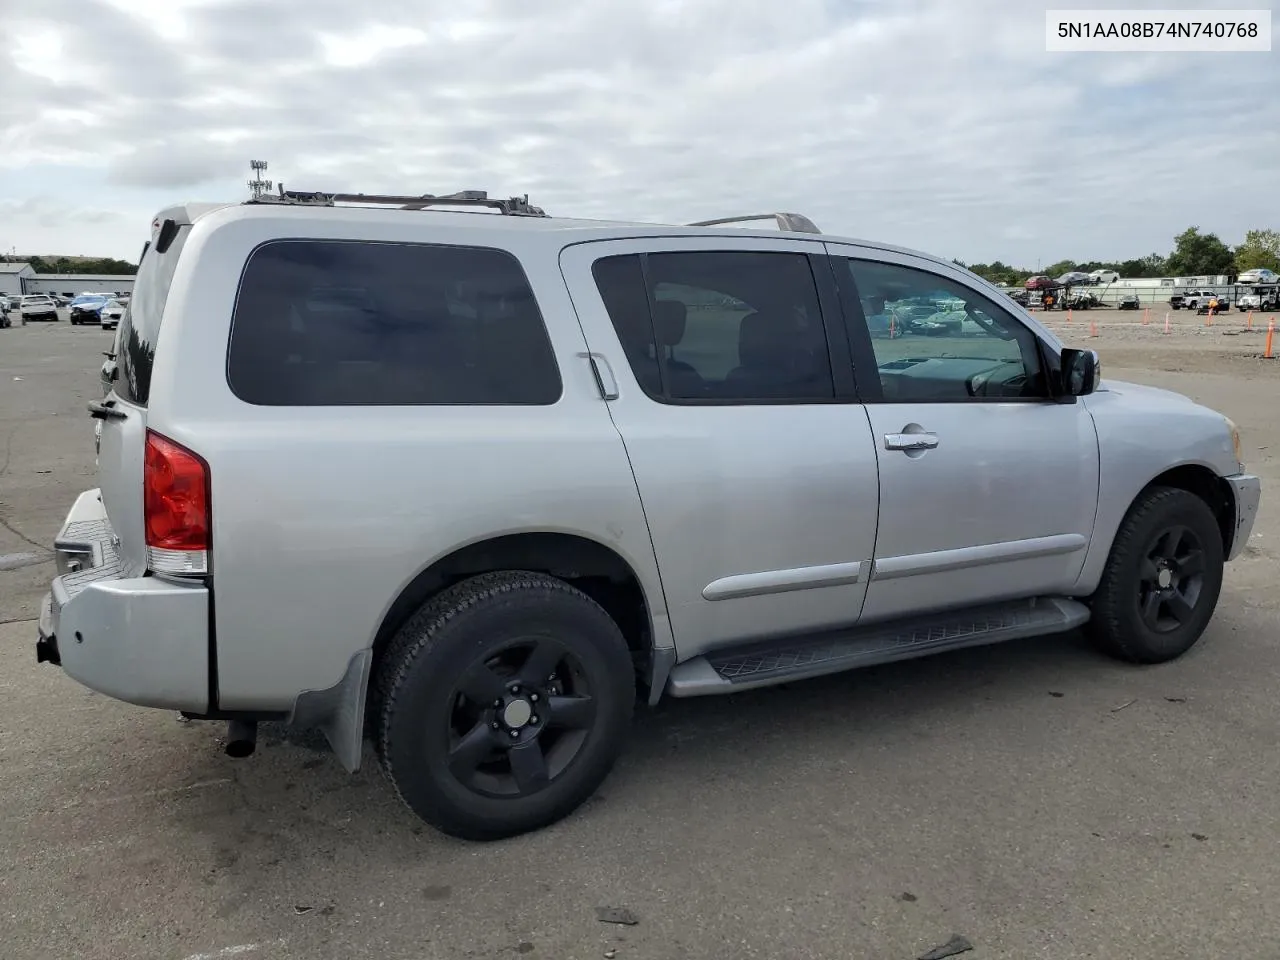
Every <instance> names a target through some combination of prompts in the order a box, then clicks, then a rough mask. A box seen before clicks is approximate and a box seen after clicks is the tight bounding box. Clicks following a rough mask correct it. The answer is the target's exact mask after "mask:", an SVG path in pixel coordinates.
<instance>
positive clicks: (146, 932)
mask: <svg viewBox="0 0 1280 960" xmlns="http://www.w3.org/2000/svg"><path fill="white" fill-rule="evenodd" d="M1091 319H1092V320H1094V321H1095V322H1096V323H1097V324H1098V327H1097V333H1098V336H1097V337H1090V336H1089V333H1090V327H1089V322H1090V320H1091ZM1140 319H1141V318H1140V316H1137V317H1135V316H1133V315H1128V316H1123V315H1119V314H1117V313H1115V312H1114V311H1102V312H1099V313H1097V314H1095V315H1092V316H1089V315H1081V314H1075V315H1074V316H1073V318H1072V323H1071V324H1070V325H1068V324H1066V321H1065V317H1063V316H1061V315H1053V316H1052V318H1051V320H1050V322H1051V323H1052V324H1053V325H1054V326H1055V327H1057V328H1059V329H1060V330H1061V331H1062V332H1063V333H1064V334H1065V335H1066V336H1067V337H1068V338H1069V339H1071V340H1073V341H1077V340H1078V341H1079V342H1080V343H1088V344H1090V345H1093V346H1096V347H1097V348H1098V349H1099V351H1100V352H1101V354H1102V358H1103V364H1104V371H1105V374H1106V375H1107V376H1110V377H1114V378H1125V379H1134V380H1139V381H1142V382H1147V383H1154V384H1158V385H1162V386H1167V387H1171V388H1173V389H1176V390H1180V391H1182V392H1185V393H1187V394H1189V395H1191V396H1193V397H1196V398H1198V399H1200V400H1202V401H1204V402H1206V403H1208V404H1210V405H1213V406H1215V407H1217V408H1219V409H1221V410H1222V411H1223V412H1225V413H1227V414H1228V415H1230V416H1231V417H1233V418H1234V419H1235V420H1236V421H1237V422H1238V423H1239V424H1240V426H1241V428H1242V430H1243V433H1244V442H1245V456H1246V458H1247V460H1248V462H1249V465H1250V467H1251V468H1252V469H1254V470H1255V471H1257V472H1259V473H1260V474H1261V475H1262V476H1263V478H1264V481H1265V482H1266V483H1267V485H1268V490H1270V491H1275V490H1276V489H1280V486H1278V485H1277V479H1280V478H1278V477H1277V474H1278V473H1280V468H1278V466H1277V460H1276V457H1275V451H1276V450H1277V449H1278V448H1280V418H1278V417H1277V416H1276V415H1275V411H1276V410H1277V409H1278V404H1280V362H1274V363H1268V362H1266V361H1263V360H1260V359H1256V358H1254V357H1251V356H1250V354H1254V355H1256V354H1258V353H1259V352H1260V351H1261V349H1262V339H1263V336H1264V335H1263V334H1261V333H1256V332H1255V333H1247V332H1239V331H1238V329H1237V328H1240V327H1242V326H1243V320H1244V318H1243V317H1241V318H1239V322H1237V318H1235V317H1231V318H1229V321H1227V320H1219V321H1217V322H1216V323H1215V325H1214V327H1212V328H1210V327H1207V326H1205V324H1204V319H1203V318H1194V317H1188V316H1187V315H1185V314H1175V315H1174V320H1173V323H1172V326H1171V330H1172V332H1171V333H1170V334H1169V335H1168V336H1165V335H1164V334H1162V333H1161V332H1160V329H1161V328H1162V324H1163V315H1160V316H1159V317H1157V318H1156V321H1155V322H1154V323H1153V324H1152V325H1151V326H1146V327H1144V326H1143V325H1142V324H1141V322H1140ZM1256 319H1257V318H1255V325H1256ZM110 339H111V335H110V334H106V333H103V332H101V331H98V330H95V329H93V328H71V327H70V326H68V325H67V324H65V323H62V324H59V325H56V326H54V325H48V326H34V325H33V326H29V327H26V328H14V329H10V330H0V621H4V622H3V623H0V657H2V658H3V659H2V660H0V663H2V666H0V849H2V850H4V851H5V854H6V855H5V856H4V857H3V858H2V859H0V944H3V950H2V952H3V955H4V957H5V958H6V960H27V958H50V957H59V958H61V957H75V958H83V960H98V958H109V957H110V958H115V957H130V958H133V957H147V958H151V957H155V958H173V960H191V958H202V960H203V958H219V957H239V958H243V960H259V958H264V960H266V958H272V960H274V958H280V960H285V958H299V960H301V958H308V960H319V958H346V957H366V956H368V957H378V958H380V960H398V958H405V960H408V958H450V960H453V958H469V957H508V956H516V955H527V956H530V957H533V958H535V960H536V958H538V957H548V958H552V957H553V958H556V960H562V958H564V960H567V958H598V957H606V958H608V957H617V958H620V960H631V958H683V957H690V958H701V957H715V958H725V957H735V958H737V957H768V958H777V957H786V958H794V960H800V958H807V957H821V958H873V957H874V958H886V960H892V958H912V957H917V956H920V955H921V954H923V953H925V952H926V951H927V950H929V949H930V948H932V947H934V946H936V945H938V944H941V943H943V942H945V941H947V940H948V939H949V938H950V937H951V936H952V935H953V934H960V935H963V936H964V937H966V938H967V939H968V940H969V941H971V943H972V944H973V946H974V950H973V952H972V953H968V954H965V956H966V957H973V958H974V960H980V958H997V957H999V958H1017V960H1026V958H1033V957H1052V958H1055V960H1057V958H1077V957H1080V958H1083V957H1097V958H1121V957H1162V958H1174V957H1186V958H1204V957H1241V958H1252V957H1258V958H1263V957H1273V956H1275V955H1276V954H1275V949H1276V948H1275V944H1276V942H1277V939H1278V938H1280V911H1277V910H1276V907H1275V903H1276V900H1277V897H1278V896H1280V858H1278V857H1277V856H1276V850H1277V844H1278V843H1280V806H1278V805H1277V804H1276V802H1275V785H1276V784H1277V783H1280V752H1278V751H1277V750H1276V749H1275V745H1276V743H1277V739H1278V738H1280V703H1278V701H1277V697H1276V693H1275V677H1276V676H1277V675H1280V645H1277V644H1276V642H1275V637H1276V630H1277V627H1278V626H1280V603H1278V602H1277V595H1276V593H1275V590H1274V581H1275V576H1276V569H1277V567H1276V561H1277V553H1276V551H1277V549H1280V547H1278V546H1277V542H1278V541H1280V508H1278V507H1277V503H1276V497H1275V495H1274V493H1273V494H1271V495H1266V494H1264V501H1263V508H1262V513H1261V515H1260V517H1259V521H1258V526H1257V527H1256V532H1255V536H1254V539H1253V541H1252V543H1251V545H1250V547H1249V548H1248V550H1247V552H1246V555H1245V556H1244V557H1243V558H1242V559H1241V560H1240V561H1239V562H1237V563H1236V564H1233V565H1232V566H1231V567H1230V569H1229V573H1228V577H1227V584H1226V587H1225V588H1224V591H1223V595H1222V600H1221V604H1220V606H1219V610H1218V613H1217V616H1216V617H1215V619H1214V621H1213V623H1212V624H1211V626H1210V628H1209V630H1208V632H1207V634H1206V636H1205V638H1204V641H1203V642H1202V644H1201V645H1199V646H1198V647H1197V648H1196V649H1195V650H1194V651H1193V652H1192V653H1191V654H1189V655H1188V656H1187V657H1185V658H1184V659H1182V660H1181V661H1179V662H1177V663H1173V664H1169V665H1166V666H1162V667H1158V668H1148V669H1135V668H1132V667H1126V666H1123V665H1120V664H1117V663H1113V662H1111V661H1109V660H1107V659H1103V658H1101V657H1099V656H1097V655H1095V654H1094V653H1092V652H1091V651H1090V650H1089V648H1088V647H1087V646H1086V645H1085V644H1084V643H1083V641H1082V640H1081V639H1080V638H1079V637H1077V636H1067V637H1063V638H1055V639H1049V640H1044V641H1030V642H1021V643H1015V644H1009V645H1006V646H999V647H990V648H986V649H979V650H972V651H966V652H962V653H957V654H952V655H945V656H941V657H936V658H934V659H931V660H923V661H917V662H914V663H905V664H898V665H894V666H889V667H884V668H879V669H873V670H867V671H863V672H860V673H854V674H848V675H845V676H840V677H834V678H829V679H826V680H819V681H813V682H809V683H800V684H795V685H793V686H791V687H789V688H785V689H776V690H770V691H762V692H758V693H754V694H745V695H740V696H734V697H731V698H726V699H710V700H702V701H696V700H695V701H684V702H679V701H674V702H667V703H664V704H662V705H661V706H660V707H659V708H658V709H656V710H653V711H644V712H642V713H641V715H640V716H639V718H638V720H637V722H636V725H635V732H634V737H633V742H632V745H631V748H630V750H629V752H628V753H627V755H626V757H625V758H624V759H623V760H622V761H621V762H620V764H619V766H618V768H617V770H616V772H615V773H614V774H613V776H612V777H611V778H610V779H609V781H608V782H607V783H606V784H605V785H604V787H603V789H602V790H601V793H600V795H599V796H597V797H596V798H595V799H594V800H593V801H592V802H591V803H589V804H588V805H587V806H586V807H585V808H584V809H583V810H581V811H580V812H579V813H578V814H576V815H575V816H573V817H571V818H570V819H568V820H566V821H564V822H562V823H561V824H559V825H557V826H555V827H553V828H551V829H548V830H545V831H542V832H540V833H538V834H535V835H531V836H526V837H523V838H520V839H517V840H513V841H509V842H504V843H498V844H489V845H477V844H465V843H461V842H457V841H453V840H449V839H446V838H443V837H441V836H440V835H438V834H436V833H434V832H433V831H431V830H430V829H428V828H425V827H423V826H422V825H420V824H419V823H418V822H417V821H416V820H415V819H414V818H413V817H412V816H411V815H410V814H409V813H408V812H407V811H406V810H405V809H403V808H402V807H401V806H400V804H399V803H398V801H396V799H395V798H394V796H393V794H392V792H391V790H390V789H389V787H388V786H387V784H386V783H385V782H384V781H383V779H382V776H381V774H380V773H379V772H378V770H377V768H376V766H375V765H374V764H373V762H372V757H367V758H366V766H365V768H364V769H363V770H362V771H361V772H360V773H358V774H356V775H354V776H348V775H346V774H344V773H342V772H341V770H340V769H339V768H338V766H337V764H336V763H335V762H334V761H333V759H332V757H331V756H330V755H329V754H328V753H326V752H324V751H322V750H320V749H318V748H317V747H318V745H317V741H316V739H315V738H313V737H310V736H305V735H295V734H289V735H286V734H285V733H284V732H283V731H281V730H278V729H276V730H264V733H263V737H262V740H260V746H259V752H258V755H257V756H255V757H254V758H252V759H250V760H247V761H232V760H229V759H227V758H226V757H224V756H223V755H222V753H221V750H220V744H219V740H218V738H219V737H220V735H221V733H222V730H221V728H220V727H219V726H217V725H214V724H206V723H181V722H179V721H178V720H177V718H176V716H175V715H174V714H172V713H165V712H160V711H151V710H144V709H139V708H134V707H130V706H127V705H124V704H121V703H117V702H114V701H111V700H108V699H107V698H105V697H102V696H98V695H96V694H93V693H90V692H89V691H87V690H85V689H83V688H82V687H80V686H78V685H77V684H76V683H74V682H72V681H71V680H69V679H68V678H67V677H65V676H64V675H63V674H62V673H61V672H60V671H59V670H58V669H56V668H53V667H49V666H47V665H46V666H37V665H36V663H35V658H34V655H33V645H32V643H33V637H34V627H35V625H34V623H32V622H30V618H32V617H34V616H35V615H36V613H37V602H38V600H39V597H40V595H41V594H42V592H43V591H44V589H45V585H46V583H47V581H48V579H49V578H50V576H52V565H51V564H50V563H49V562H48V561H47V545H48V544H50V542H51V540H52V538H53V536H54V534H55V533H56V532H57V529H58V526H59V524H60V522H61V519H62V517H63V514H64V513H65V511H66V509H67V507H68V506H69V505H70V503H71V500H72V498H73V496H74V494H75V493H76V492H78V491H79V490H81V489H83V488H85V487H88V486H92V485H93V483H94V480H93V445H92V430H91V423H92V421H91V420H90V419H89V418H88V416H87V415H86V413H85V410H84V403H85V400H87V399H89V398H90V397H92V396H94V395H96V394H97V392H98V391H97V384H96V369H97V367H98V365H99V364H100V363H101V357H100V355H99V353H100V351H101V350H104V349H106V348H107V346H108V344H109V341H110ZM602 907H616V908H625V909H627V910H629V911H631V912H632V913H633V914H634V917H635V918H636V919H637V920H638V922H637V923H636V924H635V925H632V926H620V925H614V924H607V923H603V922H601V921H600V920H599V919H597V913H596V911H597V908H602Z"/></svg>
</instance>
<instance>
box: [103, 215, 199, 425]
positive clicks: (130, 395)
mask: <svg viewBox="0 0 1280 960" xmlns="http://www.w3.org/2000/svg"><path fill="white" fill-rule="evenodd" d="M190 233H191V226H190V225H189V224H188V225H186V226H182V227H179V228H178V232H177V234H176V235H175V237H174V239H173V242H172V243H171V244H169V246H168V247H167V248H166V249H165V251H164V253H160V252H159V251H157V249H156V246H155V245H154V244H152V245H149V246H148V247H147V248H145V249H144V251H143V254H142V262H141V263H139V264H138V275H137V277H136V278H134V282H133V296H131V297H130V298H129V305H128V308H127V309H126V310H125V312H124V316H123V317H121V318H120V336H119V337H118V338H117V339H116V343H117V352H116V363H117V365H118V367H119V376H118V378H117V379H116V384H115V390H116V393H117V394H119V395H120V396H121V397H122V398H124V399H125V400H129V401H131V402H133V403H136V404H138V405H139V406H146V405H147V399H148V397H149V396H150V394H151V368H152V366H153V365H154V364H155V359H156V341H157V340H158V339H159V337H160V322H161V321H162V320H163V319H164V304H165V300H167V299H168V297H169V287H170V285H171V284H172V283H173V271H174V270H175V269H177V266H178V257H179V256H180V255H181V253H182V247H183V245H184V244H185V243H186V242H187V236H188V235H189V234H190Z"/></svg>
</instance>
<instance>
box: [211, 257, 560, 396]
mask: <svg viewBox="0 0 1280 960" xmlns="http://www.w3.org/2000/svg"><path fill="white" fill-rule="evenodd" d="M227 381H228V383H229V384H230V386H231V390H232V392H233V393H235V395H236V396H237V397H239V398H240V399H241V400H244V401H245V402H247V403H253V404H259V405H264V406H366V405H369V406H372V405H403V406H421V405H445V404H453V405H456V404H464V405H485V404H505V405H521V406H523V405H543V404H552V403H555V402H556V401H557V400H558V399H559V398H560V393H561V383H560V372H559V369H558V368H557V366H556V361H555V355H554V353H553V352H552V348H551V342H550V340H549V339H548V337H547V331H546V327H545V325H544V324H543V320H542V315H541V313H540V312H539V310H538V304H537V301H536V299H535V298H534V295H533V290H532V289H531V288H530V286H529V281H528V279H527V278H526V277H525V274H524V270H523V269H522V268H521V266H520V264H519V262H518V261H517V260H516V259H515V258H514V257H513V256H511V255H510V254H509V253H506V252H504V251H501V250H493V249H485V248H478V247H460V246H438V245H429V244H409V243H372V242H361V241H334V240H279V241H274V242H271V243H268V244H264V245H263V246H261V247H259V248H258V249H257V250H255V251H254V252H253V254H251V255H250V257H249V262H248V263H247V264H246V266H245V270H244V276H243V277H242V279H241V282H240V292H239V295H238V297H237V298H236V307H235V315H234V317H233V319H232V324H231V343H230V347H229V348H228V356H227Z"/></svg>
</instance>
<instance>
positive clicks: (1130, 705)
mask: <svg viewBox="0 0 1280 960" xmlns="http://www.w3.org/2000/svg"><path fill="white" fill-rule="evenodd" d="M1137 702H1138V698H1137V697H1134V698H1133V699H1132V700H1129V701H1127V702H1125V703H1122V704H1120V706H1118V707H1112V708H1111V712H1112V713H1119V712H1120V711H1121V710H1123V709H1124V708H1125V707H1132V706H1133V705H1134V704H1135V703H1137Z"/></svg>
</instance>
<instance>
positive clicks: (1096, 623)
mask: <svg viewBox="0 0 1280 960" xmlns="http://www.w3.org/2000/svg"><path fill="white" fill-rule="evenodd" d="M1223 557H1224V551H1223V543H1222V533H1221V531H1220V529H1219V528H1218V520H1217V518H1216V517H1215V516H1214V515H1213V511H1212V510H1210V509H1209V506H1208V504H1206V503H1205V502H1204V501H1203V500H1201V499H1200V498H1199V497H1197V496H1196V495H1195V494H1193V493H1188V492H1187V491H1186V490H1180V489H1177V488H1174V487H1153V488H1151V489H1150V490H1148V491H1147V492H1146V493H1144V494H1143V495H1142V496H1141V497H1140V498H1139V499H1138V501H1137V502H1136V503H1135V504H1134V505H1133V507H1131V508H1130V510H1129V514H1128V516H1126V517H1125V519H1124V522H1123V523H1121V524H1120V530H1119V532H1118V533H1117V534H1116V539H1115V542H1114V543H1113V544H1112V547H1111V555H1110V557H1108V558H1107V565H1106V567H1105V568H1104V570H1103V574H1102V580H1101V582H1100V583H1099V584H1098V589H1097V591H1096V592H1095V593H1094V595H1093V616H1092V618H1091V619H1090V621H1089V627H1088V630H1089V633H1090V634H1091V635H1092V637H1093V639H1094V641H1095V642H1096V643H1097V644H1098V646H1099V647H1100V648H1101V649H1102V650H1103V651H1105V652H1106V653H1109V654H1111V655H1112V656H1114V657H1117V658H1118V659H1121V660H1127V661H1129V662H1130V663H1147V664H1149V663H1164V662H1166V661H1169V660H1174V659H1176V658H1178V657H1180V656H1182V655H1183V654H1184V653H1186V652H1187V651H1188V650H1190V649H1191V648H1192V647H1193V646H1195V644H1196V642H1197V641H1198V640H1199V639H1200V636H1201V634H1203V633H1204V630H1205V627H1207V626H1208V625H1209V620H1210V619H1211V618H1212V617H1213V612H1214V608H1215V607H1216V606H1217V603H1218V595H1219V593H1220V592H1221V590H1222V570H1223V562H1224V560H1223Z"/></svg>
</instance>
